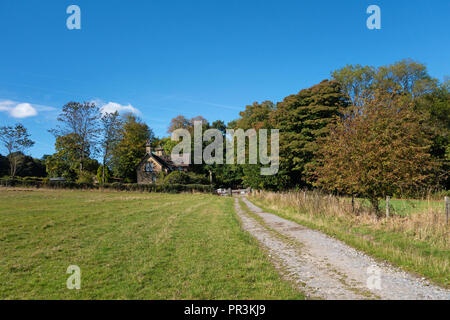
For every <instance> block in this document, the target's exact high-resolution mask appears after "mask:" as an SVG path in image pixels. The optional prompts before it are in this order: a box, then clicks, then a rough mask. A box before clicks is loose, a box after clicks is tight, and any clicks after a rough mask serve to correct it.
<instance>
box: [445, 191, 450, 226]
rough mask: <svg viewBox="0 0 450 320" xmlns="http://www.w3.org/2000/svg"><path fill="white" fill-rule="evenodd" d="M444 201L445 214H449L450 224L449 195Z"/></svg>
mask: <svg viewBox="0 0 450 320" xmlns="http://www.w3.org/2000/svg"><path fill="white" fill-rule="evenodd" d="M444 201H445V215H446V216H447V224H448V206H449V201H448V197H445V198H444Z"/></svg>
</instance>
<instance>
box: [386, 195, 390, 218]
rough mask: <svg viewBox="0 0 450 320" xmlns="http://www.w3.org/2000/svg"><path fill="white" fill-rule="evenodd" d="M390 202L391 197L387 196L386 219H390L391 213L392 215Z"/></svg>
mask: <svg viewBox="0 0 450 320" xmlns="http://www.w3.org/2000/svg"><path fill="white" fill-rule="evenodd" d="M389 200H391V197H389V196H387V197H386V218H389V213H390V211H389V209H390V208H389Z"/></svg>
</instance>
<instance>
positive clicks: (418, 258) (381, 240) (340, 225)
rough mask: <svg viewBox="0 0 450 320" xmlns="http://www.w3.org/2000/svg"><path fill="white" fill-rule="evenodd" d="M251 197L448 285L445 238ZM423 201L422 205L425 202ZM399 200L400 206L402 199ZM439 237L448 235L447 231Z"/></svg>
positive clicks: (448, 253)
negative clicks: (421, 237) (309, 211)
mask: <svg viewBox="0 0 450 320" xmlns="http://www.w3.org/2000/svg"><path fill="white" fill-rule="evenodd" d="M250 200H251V201H252V202H254V203H255V204H256V205H258V206H259V207H261V208H263V209H264V210H265V211H267V212H271V213H274V214H277V215H279V216H281V217H283V218H286V219H289V220H292V221H294V222H297V223H299V224H301V225H304V226H306V227H309V228H312V229H316V230H320V231H322V232H324V233H326V234H328V235H330V236H333V237H335V238H337V239H340V240H342V241H344V242H345V243H347V244H349V245H350V246H352V247H354V248H356V249H359V250H361V251H364V252H366V253H367V254H369V255H371V256H373V257H374V258H377V259H379V260H383V261H388V262H390V263H392V264H394V265H396V266H398V267H401V268H403V269H405V270H407V271H409V272H412V273H415V274H417V275H419V276H424V277H426V278H428V279H430V280H432V281H433V282H434V283H436V284H438V285H440V286H442V287H445V288H449V287H450V247H449V246H448V241H443V240H445V239H441V238H439V239H437V238H433V237H432V236H429V237H426V238H425V239H418V238H417V234H415V233H414V232H411V231H409V232H404V231H403V230H402V229H400V228H399V230H395V229H392V228H386V227H384V225H383V223H379V224H377V225H373V224H370V223H365V222H364V220H363V221H362V222H358V220H357V219H354V218H352V217H345V216H333V215H329V214H327V213H326V212H318V213H317V214H309V213H306V212H301V211H299V209H298V208H294V207H292V206H291V205H288V204H285V203H274V202H272V201H268V200H265V199H261V198H255V197H251V198H250ZM417 202H418V201H417ZM424 202H425V203H424V204H423V205H422V206H423V207H425V205H426V201H424ZM391 203H392V202H391ZM394 203H395V202H394ZM398 203H400V205H401V200H400V201H399V202H398ZM398 203H397V204H398ZM417 207H418V206H417ZM417 207H412V206H410V207H409V214H412V213H415V212H418V211H414V210H416V209H417ZM404 212H405V214H406V211H404ZM442 236H443V237H448V232H447V233H446V234H444V235H442ZM442 236H439V237H442ZM437 240H439V241H437ZM447 240H448V239H447Z"/></svg>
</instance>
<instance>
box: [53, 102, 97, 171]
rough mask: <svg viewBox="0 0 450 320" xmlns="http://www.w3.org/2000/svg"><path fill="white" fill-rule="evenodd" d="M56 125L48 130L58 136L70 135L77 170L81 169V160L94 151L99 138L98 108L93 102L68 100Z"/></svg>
mask: <svg viewBox="0 0 450 320" xmlns="http://www.w3.org/2000/svg"><path fill="white" fill-rule="evenodd" d="M57 119H58V122H59V124H58V126H57V128H55V129H52V130H49V131H50V132H51V133H53V135H54V136H55V137H56V138H58V137H71V139H72V143H71V147H72V148H74V150H73V151H70V152H74V154H77V157H78V163H79V170H80V172H82V171H83V161H84V159H85V158H89V156H91V155H92V154H94V153H95V152H96V146H97V143H98V139H99V134H100V128H99V121H98V120H99V119H100V110H99V109H98V107H97V106H96V105H95V104H94V103H89V102H85V103H78V102H69V103H67V104H66V105H64V106H63V109H62V112H61V113H60V114H59V116H58V118H57Z"/></svg>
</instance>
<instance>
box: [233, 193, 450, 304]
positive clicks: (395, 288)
mask: <svg viewBox="0 0 450 320" xmlns="http://www.w3.org/2000/svg"><path fill="white" fill-rule="evenodd" d="M243 201H244V202H245V204H246V205H247V207H248V209H249V210H250V212H251V214H248V213H245V211H246V210H242V208H241V207H240V204H239V201H238V199H237V198H236V199H235V207H236V212H237V213H238V215H239V217H240V219H241V221H242V226H243V228H244V229H245V230H246V231H248V232H249V233H250V234H251V235H252V236H254V237H255V238H256V239H257V240H258V241H259V242H260V243H261V244H262V246H263V247H264V248H265V249H266V251H267V252H268V254H269V255H270V257H271V260H272V261H273V262H274V264H275V265H276V266H277V268H278V269H279V270H280V271H281V272H282V274H283V276H284V277H286V278H287V279H289V280H291V281H293V282H295V283H296V285H297V286H298V288H299V290H301V291H302V292H304V293H305V294H307V295H308V296H309V297H311V298H321V299H396V300H397V299H398V300H404V299H413V300H422V299H439V300H450V290H445V289H443V288H440V287H437V286H434V285H431V284H430V283H428V282H427V281H424V280H422V279H420V278H417V277H415V276H413V275H411V274H409V273H406V272H404V271H401V270H398V269H397V268H394V267H392V266H390V265H388V264H386V263H380V262H377V261H376V260H374V259H373V258H371V257H369V256H367V255H366V254H364V253H362V252H359V251H357V250H355V249H353V248H351V247H349V246H347V245H346V244H344V243H343V242H341V241H338V240H336V239H333V238H331V237H328V236H327V235H325V234H323V233H321V232H318V231H314V230H311V229H308V228H305V227H303V226H301V225H299V224H297V223H295V222H292V221H289V220H286V219H283V218H280V217H278V216H277V215H274V214H271V213H266V212H263V211H262V210H261V209H260V208H258V207H257V206H255V205H254V204H253V203H251V202H250V201H248V200H247V199H246V198H243ZM244 209H246V208H244Z"/></svg>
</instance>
